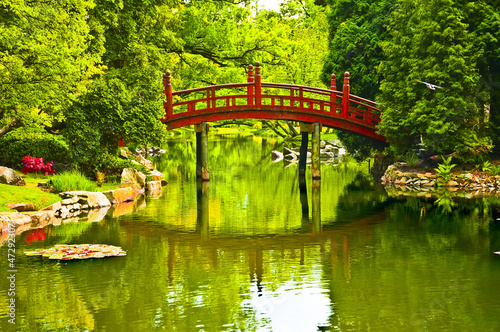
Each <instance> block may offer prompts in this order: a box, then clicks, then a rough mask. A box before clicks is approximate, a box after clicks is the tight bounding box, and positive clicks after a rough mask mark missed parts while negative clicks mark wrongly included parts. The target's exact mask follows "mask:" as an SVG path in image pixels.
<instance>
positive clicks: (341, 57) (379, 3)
mask: <svg viewBox="0 0 500 332" xmlns="http://www.w3.org/2000/svg"><path fill="white" fill-rule="evenodd" d="M327 2H328V4H329V8H330V11H329V15H328V22H329V31H330V39H329V46H328V49H329V53H328V55H327V57H326V61H325V62H324V66H323V71H322V80H323V82H324V83H325V84H328V85H329V84H330V76H331V74H332V73H335V74H336V75H337V81H338V84H337V86H338V89H342V84H343V74H344V72H346V71H348V72H349V73H350V89H351V93H353V94H356V95H358V96H360V97H363V98H366V99H372V100H373V99H374V98H375V96H376V95H377V94H378V92H379V86H380V81H381V79H382V76H381V74H380V73H379V72H378V70H377V68H378V66H379V64H380V62H381V61H382V60H383V58H384V55H383V52H382V48H381V43H382V42H383V41H385V40H386V39H387V38H388V34H387V23H388V20H389V15H388V14H389V13H390V12H391V11H392V6H393V4H394V3H395V2H396V0H363V1H353V0H337V1H333V0H329V1H327ZM337 135H338V136H339V139H340V140H341V141H342V142H343V143H344V145H345V146H346V148H347V150H348V151H349V152H350V153H352V154H354V155H355V156H356V158H359V159H363V158H365V157H366V156H369V155H371V154H372V152H373V151H374V150H375V149H380V148H381V147H380V146H376V145H374V143H375V142H374V141H373V140H370V139H368V138H365V137H363V136H360V135H356V134H354V133H351V132H348V131H340V130H338V131H337Z"/></svg>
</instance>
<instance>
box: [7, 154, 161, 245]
mask: <svg viewBox="0 0 500 332" xmlns="http://www.w3.org/2000/svg"><path fill="white" fill-rule="evenodd" d="M120 154H121V156H122V157H123V158H124V159H129V158H131V157H132V160H133V161H134V162H137V163H140V164H143V165H144V166H146V167H147V168H148V176H146V175H145V174H143V173H141V172H139V171H137V170H136V169H133V168H125V169H124V170H123V172H122V174H121V185H120V188H118V189H113V190H108V191H104V192H89V191H66V192H62V193H60V194H59V196H60V197H61V201H59V202H56V203H54V204H52V205H50V206H48V207H45V208H43V209H41V210H38V211H33V208H32V206H34V205H33V204H9V205H8V206H9V208H11V209H14V210H16V211H17V212H1V213H0V225H1V229H0V235H1V237H0V245H1V244H2V242H3V239H4V238H5V237H6V236H7V234H8V232H9V228H10V229H15V234H16V235H18V234H21V233H22V232H24V231H27V230H29V229H33V228H40V227H45V226H47V225H50V224H52V225H60V224H61V223H66V222H77V221H79V220H84V221H90V222H96V221H101V220H102V219H104V217H105V216H106V215H108V214H109V213H111V214H112V215H113V216H117V215H122V214H125V213H130V212H133V211H134V210H135V209H137V208H142V207H144V206H145V205H146V202H145V198H144V196H147V197H160V196H161V194H162V186H164V185H166V184H167V181H165V180H163V174H162V173H160V172H158V171H157V170H156V169H154V168H153V166H152V162H151V161H149V160H147V159H146V158H144V157H143V156H142V155H141V154H139V155H133V154H132V153H131V152H130V151H128V149H125V148H122V149H121V150H120ZM0 180H1V181H0V182H1V183H5V184H8V185H17V186H23V185H26V183H25V182H24V180H23V179H22V178H21V177H20V176H19V175H18V174H17V172H15V171H14V170H12V169H9V168H6V167H2V172H1V174H0Z"/></svg>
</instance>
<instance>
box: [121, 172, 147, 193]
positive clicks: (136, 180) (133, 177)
mask: <svg viewBox="0 0 500 332" xmlns="http://www.w3.org/2000/svg"><path fill="white" fill-rule="evenodd" d="M121 183H122V184H131V185H134V186H136V187H138V188H144V186H145V185H146V175H144V174H143V173H141V172H139V171H138V170H136V169H134V168H124V169H123V171H122V179H121Z"/></svg>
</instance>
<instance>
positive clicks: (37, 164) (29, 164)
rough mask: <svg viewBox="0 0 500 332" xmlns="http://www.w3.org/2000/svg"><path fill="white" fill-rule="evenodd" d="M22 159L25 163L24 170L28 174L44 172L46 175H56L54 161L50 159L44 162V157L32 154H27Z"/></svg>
mask: <svg viewBox="0 0 500 332" xmlns="http://www.w3.org/2000/svg"><path fill="white" fill-rule="evenodd" d="M21 161H22V162H23V163H24V165H23V170H22V172H23V173H24V174H28V173H31V172H44V173H45V175H49V174H50V175H54V173H55V172H56V171H55V170H54V169H53V168H52V166H53V165H54V162H53V161H50V162H48V163H46V164H44V163H43V158H33V157H30V156H25V157H24V158H23V159H21Z"/></svg>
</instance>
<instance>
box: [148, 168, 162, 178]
mask: <svg viewBox="0 0 500 332" xmlns="http://www.w3.org/2000/svg"><path fill="white" fill-rule="evenodd" d="M150 174H151V176H152V177H153V180H154V181H161V180H162V179H163V176H164V175H163V173H161V172H159V171H157V170H156V169H153V170H152V171H151V172H150Z"/></svg>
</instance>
